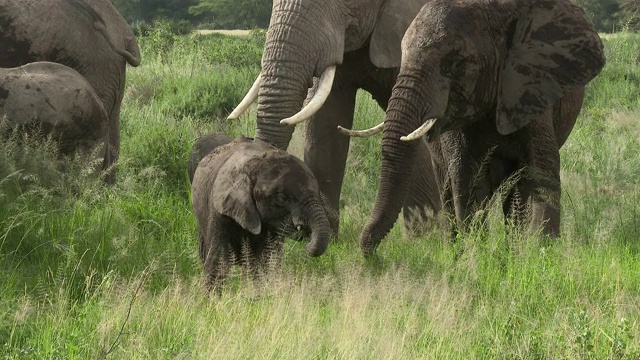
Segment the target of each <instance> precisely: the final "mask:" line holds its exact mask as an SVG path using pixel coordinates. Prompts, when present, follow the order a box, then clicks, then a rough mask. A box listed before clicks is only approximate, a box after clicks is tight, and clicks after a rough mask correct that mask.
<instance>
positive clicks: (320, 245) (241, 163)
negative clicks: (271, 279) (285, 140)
mask: <svg viewBox="0 0 640 360" xmlns="http://www.w3.org/2000/svg"><path fill="white" fill-rule="evenodd" d="M230 146H236V149H235V151H233V153H232V155H231V156H230V157H229V159H228V160H227V161H226V162H225V164H224V165H223V166H222V167H221V168H220V172H219V173H218V176H217V177H216V180H215V182H214V184H213V192H214V193H213V205H214V206H215V209H216V211H218V212H219V213H221V214H223V215H226V216H228V217H231V218H233V219H234V220H235V221H236V222H237V223H238V224H239V225H240V226H242V227H243V228H244V229H245V230H247V231H249V232H251V233H252V234H254V235H258V234H260V233H263V232H265V231H274V232H278V231H280V229H281V228H282V227H283V224H284V222H285V221H289V220H288V219H289V217H291V218H292V219H296V222H303V223H304V224H301V223H298V224H297V225H300V226H302V225H306V226H307V227H308V228H309V229H310V230H311V239H310V241H309V243H308V245H307V252H308V253H309V254H310V255H311V256H319V255H322V254H323V253H324V251H325V250H326V248H327V245H328V242H329V236H330V227H329V222H328V220H327V214H326V213H325V210H324V207H323V206H322V201H321V198H320V191H319V188H318V183H317V181H316V179H315V177H314V176H313V174H312V173H311V171H310V170H309V168H308V167H307V166H306V165H305V164H304V163H303V162H302V161H301V160H299V159H298V158H296V157H294V156H292V155H290V154H288V153H287V152H286V151H282V150H278V149H276V148H274V147H272V146H270V145H268V144H266V143H263V142H261V141H257V140H256V141H253V142H252V141H246V142H240V143H238V144H235V145H234V144H232V145H230Z"/></svg>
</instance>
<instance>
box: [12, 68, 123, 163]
mask: <svg viewBox="0 0 640 360" xmlns="http://www.w3.org/2000/svg"><path fill="white" fill-rule="evenodd" d="M0 119H5V121H4V125H5V126H7V125H8V127H10V128H16V127H18V128H19V129H20V130H21V131H29V132H36V133H37V134H39V135H44V136H47V135H50V136H51V137H52V138H53V140H55V141H56V142H57V144H58V149H59V150H60V153H61V154H62V155H71V154H73V153H75V152H76V151H83V152H86V153H88V152H90V151H91V150H92V149H93V148H94V147H95V146H96V145H98V144H100V143H102V144H103V145H102V146H104V150H101V151H100V156H102V157H103V164H102V167H103V169H105V168H107V167H109V166H110V165H111V164H110V162H111V160H110V158H111V157H110V156H109V151H108V149H107V146H106V140H107V135H108V134H107V133H108V129H107V125H108V119H109V117H108V115H107V113H106V111H105V109H104V107H103V105H102V102H101V101H100V99H99V98H98V96H97V95H96V93H95V91H94V90H93V88H92V87H91V85H89V83H88V82H87V81H86V80H85V79H84V77H82V75H80V74H79V73H78V72H76V71H75V70H73V69H71V68H69V67H67V66H64V65H61V64H57V63H52V62H35V63H30V64H27V65H24V66H21V67H17V68H8V69H0Z"/></svg>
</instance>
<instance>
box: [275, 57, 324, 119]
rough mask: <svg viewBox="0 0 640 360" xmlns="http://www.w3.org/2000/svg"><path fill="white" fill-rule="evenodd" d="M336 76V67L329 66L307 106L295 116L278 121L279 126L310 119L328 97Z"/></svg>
mask: <svg viewBox="0 0 640 360" xmlns="http://www.w3.org/2000/svg"><path fill="white" fill-rule="evenodd" d="M335 75H336V66H335V65H333V66H329V67H328V68H327V69H326V70H325V71H324V72H323V73H322V76H320V83H319V84H318V90H317V91H316V93H315V94H314V95H313V97H312V98H311V100H310V101H309V103H308V104H307V106H305V107H303V108H302V110H300V111H299V112H298V113H297V114H295V115H293V116H291V117H288V118H286V119H282V120H280V124H286V125H295V124H298V123H301V122H303V121H305V120H307V119H308V118H310V117H312V116H313V114H315V113H316V112H317V111H318V110H320V108H321V107H322V104H324V102H325V101H326V100H327V98H328V97H329V93H331V86H333V78H334V77H335Z"/></svg>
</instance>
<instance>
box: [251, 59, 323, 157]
mask: <svg viewBox="0 0 640 360" xmlns="http://www.w3.org/2000/svg"><path fill="white" fill-rule="evenodd" d="M272 68H273V70H272V71H268V72H265V73H264V74H263V76H262V83H261V85H260V90H259V91H258V118H257V125H256V134H255V138H256V139H257V140H261V141H264V142H267V143H270V144H272V145H274V146H276V147H277V148H279V149H281V150H285V151H286V150H287V146H288V145H289V141H290V140H291V136H292V134H293V129H294V127H293V126H290V125H284V124H280V120H282V119H285V118H287V117H290V116H292V115H294V114H295V113H297V112H298V111H299V110H300V109H301V108H302V104H303V102H304V99H305V97H306V95H307V89H308V86H307V84H306V81H304V79H306V77H303V76H302V75H299V76H295V75H293V76H292V75H291V73H289V74H286V73H287V71H281V70H283V69H278V70H276V69H275V65H274V66H272ZM263 71H264V70H263ZM309 73H310V74H311V72H309Z"/></svg>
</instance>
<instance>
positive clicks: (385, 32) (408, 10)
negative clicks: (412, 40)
mask: <svg viewBox="0 0 640 360" xmlns="http://www.w3.org/2000/svg"><path fill="white" fill-rule="evenodd" d="M425 3H426V1H425V0H387V1H386V2H385V3H384V5H383V7H382V9H381V10H380V15H379V16H378V19H377V22H376V25H375V27H374V29H373V33H372V34H371V42H370V44H369V56H370V57H371V62H372V63H373V65H375V66H377V67H379V68H390V67H399V66H400V58H401V57H402V51H401V50H402V48H401V43H402V37H403V36H404V33H405V31H407V28H409V25H410V24H411V22H412V21H413V18H415V17H416V15H418V12H419V11H420V9H421V8H422V6H423V5H424V4H425Z"/></svg>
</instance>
